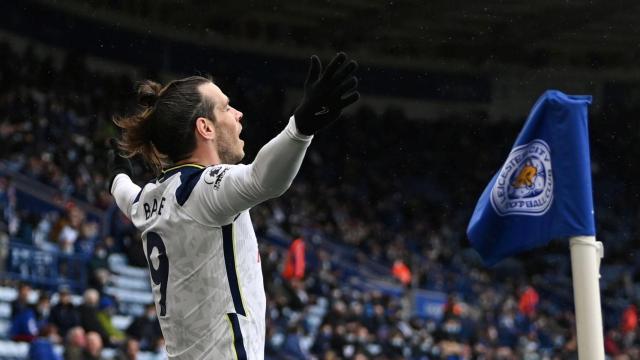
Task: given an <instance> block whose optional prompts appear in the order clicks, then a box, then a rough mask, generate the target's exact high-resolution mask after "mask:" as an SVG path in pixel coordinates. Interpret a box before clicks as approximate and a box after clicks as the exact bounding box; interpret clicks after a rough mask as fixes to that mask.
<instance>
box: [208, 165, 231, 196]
mask: <svg viewBox="0 0 640 360" xmlns="http://www.w3.org/2000/svg"><path fill="white" fill-rule="evenodd" d="M227 171H229V168H228V167H224V166H220V165H219V166H214V167H213V168H211V169H208V170H206V172H205V174H204V178H203V180H204V182H205V183H207V184H209V185H213V189H214V190H218V189H220V183H221V182H222V178H223V177H224V175H225V174H226V173H227Z"/></svg>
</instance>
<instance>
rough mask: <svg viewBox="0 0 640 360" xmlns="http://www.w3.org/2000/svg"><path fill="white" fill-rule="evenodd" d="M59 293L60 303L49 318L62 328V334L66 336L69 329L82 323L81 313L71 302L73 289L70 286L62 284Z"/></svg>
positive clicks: (52, 310)
mask: <svg viewBox="0 0 640 360" xmlns="http://www.w3.org/2000/svg"><path fill="white" fill-rule="evenodd" d="M58 294H59V300H58V303H57V304H56V305H55V306H54V307H53V308H52V309H51V316H50V317H49V320H50V322H51V323H52V324H55V325H56V326H57V327H58V329H60V335H62V336H63V337H65V336H67V332H68V331H69V329H71V328H72V327H74V326H77V325H79V324H80V315H79V314H78V310H77V309H76V307H75V305H73V303H72V302H71V291H70V290H69V287H68V286H62V287H61V288H60V289H59V291H58Z"/></svg>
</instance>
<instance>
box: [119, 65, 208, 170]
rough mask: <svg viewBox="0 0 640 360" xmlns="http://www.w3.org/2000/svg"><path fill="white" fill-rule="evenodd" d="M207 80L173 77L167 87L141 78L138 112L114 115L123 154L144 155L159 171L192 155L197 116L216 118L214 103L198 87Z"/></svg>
mask: <svg viewBox="0 0 640 360" xmlns="http://www.w3.org/2000/svg"><path fill="white" fill-rule="evenodd" d="M208 82H212V80H211V79H208V78H205V77H202V76H191V77H188V78H184V79H180V80H174V81H171V82H170V83H169V84H167V85H166V86H165V87H162V86H161V85H160V84H158V83H156V82H154V81H151V80H145V81H142V82H140V83H139V84H138V87H137V94H138V103H139V105H140V109H139V110H138V112H136V113H135V114H133V115H131V116H126V117H116V118H114V119H113V122H114V123H115V124H116V125H117V126H118V127H119V128H121V129H122V137H121V138H120V140H119V141H118V146H119V147H120V149H121V150H122V151H123V152H124V155H125V156H127V157H132V156H134V155H136V154H140V155H142V157H143V158H144V160H145V161H146V162H147V163H148V164H149V165H151V167H152V168H153V169H154V171H155V172H156V173H159V172H160V171H161V169H162V168H163V167H166V166H167V165H169V164H170V163H175V162H178V161H180V160H183V159H185V158H187V157H189V156H190V155H191V153H192V152H193V150H194V149H195V146H196V139H195V134H194V128H195V120H196V119H197V118H198V117H206V118H209V119H211V120H212V121H214V120H215V119H214V114H213V108H214V105H215V104H213V103H212V101H211V100H210V99H208V98H207V97H205V96H203V95H202V93H200V91H199V90H198V87H199V86H200V85H202V84H205V83H208Z"/></svg>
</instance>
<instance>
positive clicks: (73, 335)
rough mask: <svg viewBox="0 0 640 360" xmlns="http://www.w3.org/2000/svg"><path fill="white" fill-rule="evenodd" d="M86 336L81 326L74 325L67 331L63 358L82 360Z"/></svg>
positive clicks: (65, 359)
mask: <svg viewBox="0 0 640 360" xmlns="http://www.w3.org/2000/svg"><path fill="white" fill-rule="evenodd" d="M86 346H87V338H86V334H85V331H84V329H83V328H81V327H80V326H75V327H72V328H71V329H69V331H67V341H66V343H65V349H64V360H83V359H84V349H85V347H86Z"/></svg>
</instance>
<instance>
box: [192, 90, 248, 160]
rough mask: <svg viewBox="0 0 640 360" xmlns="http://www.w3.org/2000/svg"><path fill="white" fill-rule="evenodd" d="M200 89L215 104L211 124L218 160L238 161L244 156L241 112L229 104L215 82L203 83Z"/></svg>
mask: <svg viewBox="0 0 640 360" xmlns="http://www.w3.org/2000/svg"><path fill="white" fill-rule="evenodd" d="M201 91H202V92H203V93H204V95H205V96H209V97H210V98H211V99H212V100H213V103H214V104H215V106H214V112H213V113H214V115H215V120H214V123H213V125H214V128H215V134H216V138H215V142H216V148H217V150H218V156H219V157H220V160H221V161H222V163H223V164H237V163H239V162H240V160H242V158H243V157H244V141H243V140H241V139H240V132H241V131H242V124H241V123H240V120H242V112H240V111H238V110H236V109H234V108H233V107H232V106H231V105H229V98H228V97H227V96H226V95H225V94H224V93H223V92H222V90H220V88H219V87H218V86H216V85H215V84H213V83H208V84H205V85H204V86H202V87H201Z"/></svg>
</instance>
